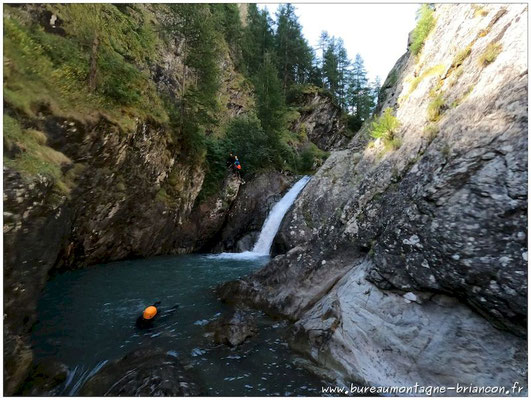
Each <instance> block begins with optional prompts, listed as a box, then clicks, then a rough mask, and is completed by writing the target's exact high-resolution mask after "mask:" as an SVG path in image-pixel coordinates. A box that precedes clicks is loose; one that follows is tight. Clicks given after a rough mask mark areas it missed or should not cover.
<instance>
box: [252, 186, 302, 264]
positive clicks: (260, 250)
mask: <svg viewBox="0 0 531 400" xmlns="http://www.w3.org/2000/svg"><path fill="white" fill-rule="evenodd" d="M309 180H310V177H309V176H304V177H303V178H302V179H300V180H299V181H298V182H297V183H296V184H295V185H293V187H292V188H291V189H290V190H289V191H288V193H286V194H285V195H284V197H282V199H280V201H279V202H278V203H277V204H275V206H274V207H273V209H272V210H271V212H270V213H269V215H268V216H267V218H266V220H265V222H264V225H263V226H262V230H261V231H260V236H259V237H258V240H257V241H256V244H255V245H254V248H253V253H257V254H263V255H269V251H270V250H271V246H272V244H273V240H274V239H275V236H276V235H277V232H278V228H280V224H281V222H282V219H283V218H284V215H286V213H287V212H288V210H289V208H290V207H291V205H292V204H293V203H294V202H295V199H297V196H298V195H299V193H300V191H301V190H302V189H304V186H306V184H307V183H308V181H309Z"/></svg>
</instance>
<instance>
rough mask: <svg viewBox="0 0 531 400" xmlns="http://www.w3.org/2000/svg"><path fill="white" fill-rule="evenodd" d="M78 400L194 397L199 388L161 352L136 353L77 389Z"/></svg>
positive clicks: (170, 357) (157, 350)
mask: <svg viewBox="0 0 531 400" xmlns="http://www.w3.org/2000/svg"><path fill="white" fill-rule="evenodd" d="M80 394H81V395H82V396H198V395H200V394H201V393H200V388H199V385H198V384H197V383H196V382H194V381H193V379H192V378H191V377H190V375H189V374H188V373H187V372H186V370H185V368H184V367H183V366H182V365H181V364H180V363H179V361H178V360H177V359H176V358H175V357H174V356H172V355H170V354H169V353H166V352H164V351H163V350H162V349H157V348H155V349H141V350H136V351H134V352H132V353H130V354H128V355H126V356H125V357H124V358H122V359H121V360H118V361H113V362H111V363H110V364H107V365H105V366H104V367H103V368H102V369H101V370H100V371H99V372H98V373H96V375H94V376H93V377H92V378H90V379H89V380H88V381H87V382H86V383H85V385H83V387H82V388H81V392H80Z"/></svg>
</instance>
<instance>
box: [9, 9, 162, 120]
mask: <svg viewBox="0 0 531 400" xmlns="http://www.w3.org/2000/svg"><path fill="white" fill-rule="evenodd" d="M47 7H49V8H50V9H51V10H52V11H53V12H54V13H56V14H57V15H58V16H59V18H60V19H61V20H64V29H65V30H66V33H67V35H66V36H61V35H57V34H51V33H47V32H45V31H44V30H43V29H42V28H41V27H40V26H39V25H37V24H34V23H32V22H31V20H30V19H28V18H26V16H25V14H24V12H23V11H21V10H20V9H16V8H13V7H10V6H6V7H5V8H4V11H5V13H4V27H5V30H4V57H5V59H6V60H7V62H6V68H5V72H6V77H7V78H8V79H6V80H5V81H4V101H5V102H6V104H7V105H8V106H9V107H11V108H13V109H16V110H19V111H21V112H23V113H24V114H26V115H33V114H34V111H35V109H36V108H38V105H39V104H43V103H44V104H47V105H48V106H50V107H53V108H55V109H58V110H60V111H62V112H67V113H72V112H75V113H77V114H78V115H79V116H84V115H88V114H90V113H92V112H93V111H102V112H105V114H107V116H108V117H109V118H110V119H112V120H114V121H115V122H117V123H118V124H120V125H122V126H130V125H131V124H132V123H133V121H134V116H140V117H145V116H146V114H147V113H148V112H149V115H150V116H151V117H152V118H153V119H155V120H158V121H161V122H164V121H166V120H167V115H166V113H165V110H164V109H163V107H162V103H161V101H160V98H159V97H158V95H157V93H156V91H155V89H154V85H153V83H152V82H151V81H150V79H149V77H148V76H147V75H146V74H145V73H143V72H142V71H141V70H140V69H139V68H138V67H137V65H135V64H134V62H135V60H136V62H141V61H142V60H145V59H147V58H149V52H150V50H152V49H153V48H154V46H155V43H156V41H155V39H154V33H153V31H152V30H151V29H150V28H149V27H142V28H138V27H139V26H141V25H139V24H138V19H137V18H133V17H130V16H126V15H124V14H123V13H121V12H119V11H118V9H117V8H116V7H115V6H113V5H110V4H99V5H87V4H69V5H65V4H62V5H61V4H53V5H48V6H47ZM95 36H98V37H99V38H101V39H100V41H99V45H98V46H96V47H95V48H94V49H92V47H91V43H92V42H91V41H92V40H93V38H94V37H95ZM93 50H95V51H96V52H95V53H94V51H93ZM91 52H92V53H94V54H93V55H94V56H95V60H96V61H97V62H96V64H95V65H96V66H97V71H96V72H97V73H96V74H95V77H96V81H95V83H96V85H95V86H96V90H95V91H94V93H90V90H89V88H88V76H89V73H90V71H89V67H90V61H91ZM132 61H133V62H132ZM124 108H126V109H127V113H124V112H123V111H124ZM148 110H149V111H148Z"/></svg>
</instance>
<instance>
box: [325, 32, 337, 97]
mask: <svg viewBox="0 0 531 400" xmlns="http://www.w3.org/2000/svg"><path fill="white" fill-rule="evenodd" d="M338 66H339V60H338V58H337V52H336V40H335V38H334V37H332V38H329V40H328V44H327V47H326V50H325V52H324V54H323V78H324V79H323V82H324V87H325V88H327V89H328V90H329V91H330V92H331V93H332V94H333V95H334V96H336V94H337V90H338V87H339V72H338Z"/></svg>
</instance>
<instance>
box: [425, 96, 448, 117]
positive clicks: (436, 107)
mask: <svg viewBox="0 0 531 400" xmlns="http://www.w3.org/2000/svg"><path fill="white" fill-rule="evenodd" d="M445 108H446V104H445V101H444V96H443V94H442V93H440V94H438V95H436V96H435V98H434V99H433V100H432V101H431V102H430V103H429V104H428V119H429V120H430V121H432V122H437V121H438V120H439V119H440V118H441V115H442V114H443V113H444V110H445Z"/></svg>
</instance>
